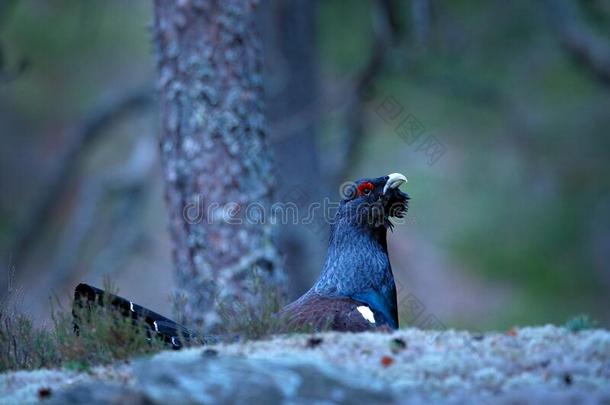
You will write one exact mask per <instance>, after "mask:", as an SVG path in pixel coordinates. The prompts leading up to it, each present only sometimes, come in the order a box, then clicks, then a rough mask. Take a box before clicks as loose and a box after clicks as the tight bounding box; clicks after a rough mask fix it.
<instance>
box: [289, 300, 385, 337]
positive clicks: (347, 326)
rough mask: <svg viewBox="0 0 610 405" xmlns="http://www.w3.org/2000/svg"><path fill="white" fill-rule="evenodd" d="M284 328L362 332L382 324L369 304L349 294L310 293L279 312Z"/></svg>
mask: <svg viewBox="0 0 610 405" xmlns="http://www.w3.org/2000/svg"><path fill="white" fill-rule="evenodd" d="M279 315H280V317H281V319H282V329H283V330H284V331H303V332H306V331H322V330H336V331H343V332H347V331H349V332H361V331H366V330H372V329H374V328H376V327H377V326H378V323H377V321H376V319H375V315H374V313H373V311H372V310H371V309H370V308H369V306H368V305H367V304H366V303H363V302H360V301H356V300H354V299H352V298H349V297H327V296H322V295H319V294H316V293H312V292H309V293H307V294H305V295H304V296H302V297H301V298H299V299H298V300H297V301H295V302H293V303H292V304H290V305H287V306H286V307H284V308H283V309H282V310H281V311H280V313H279Z"/></svg>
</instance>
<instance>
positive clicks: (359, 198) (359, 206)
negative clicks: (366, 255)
mask: <svg viewBox="0 0 610 405" xmlns="http://www.w3.org/2000/svg"><path fill="white" fill-rule="evenodd" d="M406 182H407V178H406V177H405V176H404V175H403V174H400V173H391V174H389V175H387V176H382V177H377V178H365V179H360V180H357V181H355V182H350V183H346V184H345V185H344V187H342V190H341V194H342V197H343V200H342V201H341V206H340V209H339V213H338V214H339V215H341V216H342V217H344V218H346V219H347V220H348V221H350V222H354V223H357V224H362V225H369V226H372V227H380V226H385V227H386V228H390V229H391V228H392V226H393V225H392V223H391V222H390V218H392V217H394V218H402V217H403V216H404V215H405V214H406V212H407V209H408V203H409V195H408V194H407V193H405V192H402V191H400V189H399V187H400V185H401V184H403V183H406Z"/></svg>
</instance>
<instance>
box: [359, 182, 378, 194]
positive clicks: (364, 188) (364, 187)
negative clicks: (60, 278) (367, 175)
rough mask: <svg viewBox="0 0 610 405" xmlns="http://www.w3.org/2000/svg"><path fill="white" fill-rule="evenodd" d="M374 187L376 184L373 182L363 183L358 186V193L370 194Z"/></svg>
mask: <svg viewBox="0 0 610 405" xmlns="http://www.w3.org/2000/svg"><path fill="white" fill-rule="evenodd" d="M373 188H375V186H373V183H370V182H366V183H362V184H361V185H359V186H358V195H369V194H371V191H373Z"/></svg>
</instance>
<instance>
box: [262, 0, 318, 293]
mask: <svg viewBox="0 0 610 405" xmlns="http://www.w3.org/2000/svg"><path fill="white" fill-rule="evenodd" d="M261 7H262V13H261V18H260V19H259V22H260V25H261V33H262V39H263V45H264V61H265V64H264V65H265V68H266V69H265V72H264V73H265V80H264V82H265V90H266V91H265V96H266V105H267V110H268V114H267V118H268V120H269V124H270V131H269V136H270V140H271V148H272V151H273V152H274V156H275V158H276V162H277V167H278V169H279V170H278V177H277V180H278V197H279V199H280V200H281V201H282V202H284V203H294V204H295V205H296V206H297V209H298V212H299V218H305V217H306V216H307V213H308V207H309V205H310V204H312V203H314V202H320V201H321V200H322V197H323V196H324V195H327V192H328V187H327V186H328V182H327V181H325V178H326V177H327V176H322V175H321V173H320V163H319V156H318V148H317V145H316V128H315V124H316V123H317V122H318V121H319V115H320V114H319V112H320V111H319V110H320V108H321V106H320V105H319V104H320V103H319V100H318V99H317V97H318V92H317V80H316V64H315V61H316V47H315V43H316V38H315V26H316V24H315V13H316V2H315V1H311V0H291V1H285V0H266V1H265V3H264V4H261ZM316 215H318V217H316V221H314V223H312V224H309V225H307V224H302V223H298V224H291V223H287V224H282V226H281V227H280V229H278V232H279V238H278V243H279V248H280V250H281V251H282V253H283V254H284V255H286V269H287V271H288V272H289V274H290V277H289V282H288V286H287V287H288V292H289V295H290V296H291V297H299V296H300V295H302V294H303V293H304V292H305V291H306V290H307V289H308V288H309V287H310V286H311V285H312V283H313V282H314V281H315V279H316V277H317V275H318V274H319V272H320V269H321V268H322V265H323V263H324V262H323V259H324V256H325V252H326V247H327V240H328V227H327V226H325V224H323V223H320V220H321V214H319V213H316Z"/></svg>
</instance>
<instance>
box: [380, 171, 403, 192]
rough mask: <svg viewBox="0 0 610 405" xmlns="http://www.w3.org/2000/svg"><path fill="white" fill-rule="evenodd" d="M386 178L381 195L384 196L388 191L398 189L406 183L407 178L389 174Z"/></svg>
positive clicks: (398, 174) (397, 174)
mask: <svg viewBox="0 0 610 405" xmlns="http://www.w3.org/2000/svg"><path fill="white" fill-rule="evenodd" d="M388 177H389V179H388V181H387V182H386V183H385V186H383V194H385V193H386V192H387V191H388V190H389V189H392V188H398V187H400V185H401V184H402V183H406V182H407V178H406V177H405V175H404V174H400V173H391V174H388Z"/></svg>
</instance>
